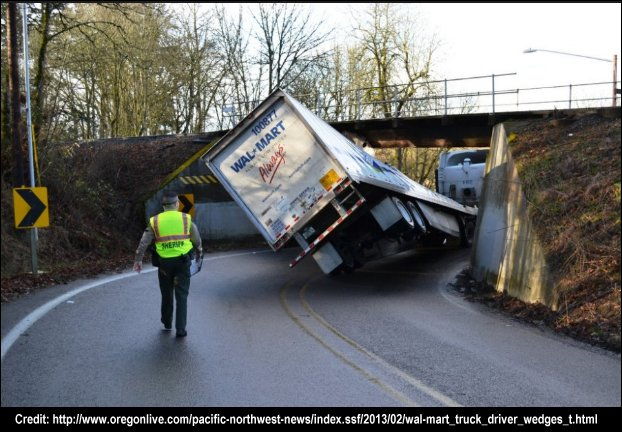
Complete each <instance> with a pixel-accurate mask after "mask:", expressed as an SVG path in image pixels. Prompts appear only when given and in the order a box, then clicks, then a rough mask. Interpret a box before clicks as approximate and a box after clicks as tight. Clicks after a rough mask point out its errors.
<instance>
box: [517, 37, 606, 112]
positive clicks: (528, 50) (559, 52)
mask: <svg viewBox="0 0 622 432" xmlns="http://www.w3.org/2000/svg"><path fill="white" fill-rule="evenodd" d="M536 51H542V52H550V53H553V54H563V55H569V56H574V57H583V58H587V59H591V60H600V61H604V62H608V63H613V91H612V93H611V101H612V106H614V107H615V106H617V104H618V101H617V94H618V88H617V87H618V86H617V83H618V55H617V54H614V55H613V60H608V59H604V58H600V57H591V56H586V55H581V54H572V53H567V52H562V51H553V50H547V49H541V48H529V49H526V50H524V51H523V54H530V53H534V52H536Z"/></svg>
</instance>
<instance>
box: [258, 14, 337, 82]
mask: <svg viewBox="0 0 622 432" xmlns="http://www.w3.org/2000/svg"><path fill="white" fill-rule="evenodd" d="M253 18H254V19H255V22H256V23H257V25H258V27H259V30H258V32H257V34H256V37H257V40H258V41H259V44H260V48H259V53H260V60H259V61H260V64H261V65H262V66H265V67H266V69H267V74H268V77H267V81H268V82H267V85H268V92H269V93H271V92H272V91H274V90H275V89H276V88H288V87H289V86H290V85H292V84H293V83H294V82H295V80H296V79H298V78H299V77H300V76H301V75H303V74H304V73H305V72H306V71H307V70H308V69H309V68H310V67H311V66H312V65H314V64H316V63H317V62H318V61H319V60H320V59H322V58H323V57H324V56H325V55H326V54H325V52H323V51H321V49H320V46H321V45H322V44H323V43H324V42H325V41H326V40H327V38H328V35H327V34H325V33H322V32H321V31H320V24H319V23H316V24H314V23H313V20H312V17H311V14H310V12H304V11H303V10H302V9H301V6H300V4H298V3H271V4H265V3H260V4H259V10H258V12H257V14H256V15H254V16H253Z"/></svg>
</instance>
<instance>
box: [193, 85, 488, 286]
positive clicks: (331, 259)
mask: <svg viewBox="0 0 622 432" xmlns="http://www.w3.org/2000/svg"><path fill="white" fill-rule="evenodd" d="M201 159H202V160H203V161H204V162H205V163H206V164H207V166H208V167H209V168H210V170H212V172H213V173H214V175H215V176H216V177H218V179H219V181H220V182H221V184H222V185H223V186H224V187H225V189H227V191H228V192H229V193H230V194H231V196H232V197H233V199H234V200H235V201H236V202H237V203H238V204H239V205H240V206H241V208H242V209H243V210H244V212H245V213H246V214H247V215H248V217H249V218H250V220H251V221H252V222H253V224H254V225H255V226H256V227H257V229H258V230H259V232H260V233H261V234H262V235H263V237H264V238H265V240H266V242H267V243H268V244H269V245H270V246H271V247H272V249H273V250H275V251H277V250H279V249H281V248H283V247H284V246H286V245H289V244H291V243H293V242H297V243H298V245H299V246H300V247H301V249H302V250H301V252H300V253H299V254H298V256H297V257H296V258H295V259H294V260H293V261H292V262H291V263H290V267H293V266H295V265H296V264H297V263H298V262H299V261H300V260H301V259H303V258H304V257H305V256H307V255H312V256H313V257H314V259H315V260H316V262H317V263H318V265H319V266H320V268H321V269H322V270H323V271H324V273H327V274H333V273H335V272H339V271H341V270H345V271H350V270H353V269H355V268H357V267H359V266H361V265H363V264H364V263H365V262H367V261H370V260H373V259H376V258H380V257H383V256H388V255H391V254H393V253H397V252H401V251H403V250H406V249H409V248H412V247H414V246H415V245H416V244H417V243H418V242H421V241H424V242H425V241H436V242H440V243H442V242H443V241H444V240H445V239H446V237H447V236H454V237H458V238H460V239H462V241H463V243H464V244H470V240H471V238H472V234H473V232H472V231H473V227H474V226H475V224H474V221H475V217H476V215H477V209H475V208H472V207H467V206H464V205H462V204H459V203H457V202H456V201H454V200H452V199H449V198H447V197H446V196H443V195H441V194H439V193H436V192H434V191H432V190H430V189H428V188H426V187H424V186H422V185H420V184H419V183H417V182H415V181H413V180H411V179H410V178H408V177H406V176H405V175H404V174H403V173H401V172H400V171H398V170H397V169H395V168H393V167H392V166H390V165H387V164H385V163H383V162H381V161H380V160H378V159H376V158H374V157H372V156H371V155H369V154H368V153H366V152H365V151H363V149H361V148H359V147H357V146H356V145H355V144H354V143H353V142H351V141H350V140H348V139H347V138H346V137H344V136H343V135H341V134H340V133H339V132H338V131H337V130H335V129H334V128H332V127H331V126H330V125H329V124H328V123H326V122H325V121H323V120H322V119H320V118H319V117H317V116H316V115H315V114H313V113H312V112H311V111H309V110H308V109H307V108H306V107H305V106H304V105H302V104H301V103H300V102H299V101H297V100H296V99H294V98H292V97H291V96H290V95H288V94H287V93H285V92H284V91H283V90H280V89H279V90H276V91H274V92H273V93H272V94H271V95H270V96H269V97H268V98H266V99H265V100H264V101H263V102H262V103H261V104H260V105H259V106H258V107H257V108H255V109H254V110H253V111H252V112H251V113H250V114H249V115H248V116H246V117H245V118H244V119H243V120H242V121H241V122H240V123H239V124H237V125H236V126H235V127H234V128H233V129H231V130H230V131H229V132H228V133H227V134H226V135H225V136H224V137H223V138H222V139H221V140H219V141H218V142H217V143H216V144H215V145H214V146H213V147H211V148H210V149H209V150H208V151H207V152H206V153H205V154H204V155H203V156H202V157H201Z"/></svg>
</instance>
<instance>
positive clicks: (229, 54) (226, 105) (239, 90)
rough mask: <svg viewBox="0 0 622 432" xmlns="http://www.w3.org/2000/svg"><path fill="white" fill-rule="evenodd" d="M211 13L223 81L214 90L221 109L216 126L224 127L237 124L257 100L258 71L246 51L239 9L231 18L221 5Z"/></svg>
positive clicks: (248, 42)
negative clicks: (220, 58)
mask: <svg viewBox="0 0 622 432" xmlns="http://www.w3.org/2000/svg"><path fill="white" fill-rule="evenodd" d="M214 12H215V21H216V23H217V26H216V28H215V41H216V44H217V52H219V53H220V55H221V56H222V64H223V79H222V81H221V82H220V84H221V85H220V87H219V89H218V91H217V93H218V95H217V97H218V98H219V99H220V103H221V106H222V110H221V111H220V114H221V118H220V122H219V124H220V126H221V127H223V128H224V127H230V126H232V125H233V124H235V123H237V121H239V120H240V119H241V118H242V117H243V116H245V115H246V114H248V113H249V112H250V111H251V110H252V109H253V108H254V107H255V103H256V102H258V100H259V98H260V97H261V89H262V87H261V68H259V69H257V70H254V65H255V64H256V63H257V59H256V56H254V55H253V52H254V51H253V50H252V49H251V48H250V45H251V40H250V37H249V34H250V32H249V31H248V29H247V28H246V27H245V21H244V14H243V12H244V11H243V9H242V6H241V5H240V6H239V8H238V13H237V15H236V16H235V17H234V18H230V17H229V16H227V14H226V12H225V8H224V7H223V6H222V5H221V6H216V7H215V9H214ZM217 113H218V111H217Z"/></svg>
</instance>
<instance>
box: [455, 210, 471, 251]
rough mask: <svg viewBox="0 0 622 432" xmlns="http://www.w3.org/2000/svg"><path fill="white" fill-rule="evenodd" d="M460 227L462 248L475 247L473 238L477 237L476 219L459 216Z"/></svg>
mask: <svg viewBox="0 0 622 432" xmlns="http://www.w3.org/2000/svg"><path fill="white" fill-rule="evenodd" d="M457 218H458V226H459V227H460V246H462V247H467V248H468V247H471V246H473V237H474V236H475V219H474V218H465V217H461V216H457Z"/></svg>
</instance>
